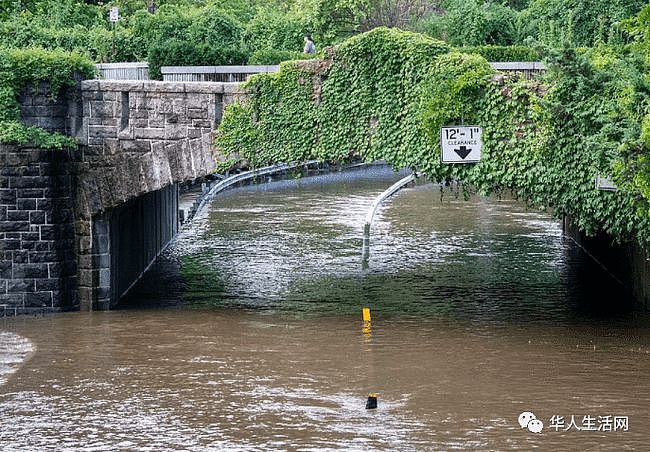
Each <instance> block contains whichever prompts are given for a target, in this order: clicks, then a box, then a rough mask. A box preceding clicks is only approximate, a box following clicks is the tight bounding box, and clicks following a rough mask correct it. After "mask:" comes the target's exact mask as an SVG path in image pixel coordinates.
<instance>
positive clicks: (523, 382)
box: [0, 167, 650, 451]
mask: <svg viewBox="0 0 650 452" xmlns="http://www.w3.org/2000/svg"><path fill="white" fill-rule="evenodd" d="M399 177H400V175H397V174H395V173H393V172H392V171H390V170H387V169H385V168H381V167H374V168H371V169H363V170H361V169H360V170H358V171H352V172H346V173H336V174H327V175H321V176H317V177H311V178H304V179H289V180H285V181H276V182H270V183H266V184H259V185H251V186H247V187H240V188H236V189H233V190H230V191H227V192H225V193H222V194H221V195H219V197H218V198H217V199H215V201H214V202H212V203H211V204H210V205H209V206H208V208H207V209H206V210H204V211H203V212H202V213H200V214H199V216H198V217H197V218H196V219H195V220H194V222H193V223H192V225H191V227H186V228H185V229H184V230H183V231H182V232H181V233H180V235H179V236H178V238H177V240H176V241H175V243H174V244H173V246H172V247H171V248H170V249H169V250H168V251H167V252H166V254H165V255H164V256H162V258H161V259H160V262H159V263H158V265H157V266H155V267H154V268H153V269H152V271H151V272H149V274H148V275H147V276H146V278H145V279H144V281H142V283H141V284H140V285H139V286H138V287H136V288H135V289H134V291H132V292H131V294H130V295H129V296H128V297H127V299H126V300H124V301H123V304H122V309H119V310H115V311H111V312H94V313H66V314H57V315H51V316H45V317H19V318H15V319H14V318H6V319H0V326H1V328H0V419H1V426H2V428H1V429H0V444H2V449H3V450H38V451H40V450H84V451H86V450H87V451H91V450H92V451H109V450H110V451H112V450H155V451H157V450H191V451H194V450H196V451H199V450H224V449H226V450H322V449H345V450H372V449H391V450H449V449H460V450H466V449H490V450H503V449H532V448H540V449H545V450H603V449H605V450H626V449H628V450H634V449H637V450H640V449H645V448H647V445H648V444H649V443H650V432H649V431H648V429H647V425H648V423H649V422H650V415H648V408H649V406H650V380H649V379H648V375H650V319H649V318H648V315H647V314H645V313H639V312H635V311H634V310H631V309H630V299H629V298H628V296H627V295H626V293H625V292H624V291H623V290H622V289H621V287H620V286H619V285H618V284H617V283H616V281H614V280H613V279H612V278H611V277H610V276H609V275H608V274H607V273H606V272H605V271H604V270H603V269H602V268H601V267H600V266H598V265H597V264H595V263H594V262H593V261H591V260H590V259H589V258H588V257H587V256H585V255H584V253H583V252H582V251H581V250H580V249H579V248H577V247H576V246H575V244H574V243H573V242H571V241H570V240H568V239H565V238H563V236H562V230H561V227H560V225H559V222H558V221H557V220H555V219H553V218H551V217H550V216H549V215H548V214H546V213H540V212H538V211H535V210H529V209H527V208H526V206H525V205H524V204H523V203H522V202H520V201H516V200H513V199H511V198H510V197H502V198H497V197H493V198H482V197H478V196H473V197H471V198H470V199H468V200H466V199H464V197H463V196H462V193H460V194H458V193H456V192H455V191H454V190H449V189H445V190H444V191H443V192H441V189H440V187H439V186H438V185H435V184H431V183H425V182H421V183H418V184H417V185H415V186H412V187H409V188H406V189H404V190H402V191H400V192H399V193H397V194H396V195H395V196H394V197H393V198H391V199H390V200H389V201H388V203H387V204H386V205H385V206H383V207H382V208H381V209H380V210H379V212H378V214H377V216H376V217H375V221H374V223H373V226H372V229H371V239H370V259H369V267H368V268H367V269H364V268H362V265H361V245H362V231H363V222H364V218H365V214H366V211H367V209H368V207H369V206H370V204H371V203H372V200H373V199H374V197H375V196H377V195H378V194H379V193H380V192H381V191H383V190H384V189H385V188H386V187H388V186H389V185H390V184H391V183H393V182H394V181H396V180H397V179H399ZM363 307H369V308H370V309H371V315H372V321H371V323H370V325H364V323H363V322H362V318H361V310H362V308H363ZM371 392H374V393H377V394H378V401H379V406H378V408H377V409H376V410H366V409H365V402H366V397H367V395H368V393H371ZM524 412H532V413H534V415H535V417H536V418H537V419H538V420H539V421H541V423H542V424H543V427H542V430H541V432H539V433H536V432H534V431H531V430H530V429H529V427H530V426H531V424H530V423H528V425H526V423H524V426H523V428H522V426H521V425H520V422H519V421H520V415H521V414H522V413H524ZM524 419H525V420H527V419H526V416H524ZM532 430H535V429H534V428H532Z"/></svg>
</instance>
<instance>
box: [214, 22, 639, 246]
mask: <svg viewBox="0 0 650 452" xmlns="http://www.w3.org/2000/svg"><path fill="white" fill-rule="evenodd" d="M547 64H549V66H550V67H551V70H550V71H549V73H548V77H547V79H546V80H545V81H544V84H541V82H538V81H524V80H520V79H519V78H512V79H511V78H509V77H507V76H503V75H498V74H495V73H494V72H493V70H492V69H491V68H490V65H489V64H488V62H487V60H485V59H484V58H482V57H481V56H478V55H468V54H462V53H457V52H450V49H449V47H448V46H447V45H446V44H444V43H442V42H440V41H436V40H433V39H430V38H428V37H426V36H424V35H419V34H415V33H407V32H402V31H398V30H395V29H385V28H380V29H375V30H373V31H371V32H368V33H365V34H363V35H358V36H355V37H353V38H351V39H349V40H347V41H345V42H343V43H342V44H341V45H340V46H338V47H337V48H336V49H335V50H334V52H333V54H332V55H331V57H330V58H329V59H326V60H316V61H305V62H301V61H298V62H296V61H294V62H287V63H283V64H282V66H281V70H280V72H279V73H275V74H260V75H257V76H255V77H252V78H251V80H250V81H249V82H248V84H247V85H246V87H247V88H248V90H249V91H250V97H249V99H248V101H246V102H245V103H243V104H233V105H231V106H229V107H228V108H227V109H226V112H225V114H224V118H223V121H222V123H221V125H220V128H219V130H218V131H217V135H216V144H217V146H218V147H219V148H220V149H221V150H222V152H224V153H225V154H226V155H230V157H232V156H233V155H238V156H240V157H241V158H244V159H247V160H249V161H250V162H251V164H252V165H253V166H261V165H265V164H269V163H278V162H287V161H296V160H306V159H311V158H319V159H323V160H329V161H337V162H340V161H346V160H349V159H351V158H356V157H361V158H363V159H365V160H367V161H373V160H379V159H384V160H386V161H388V162H389V163H390V164H391V165H393V166H394V167H395V168H401V167H411V168H414V169H419V170H421V171H424V172H425V173H426V174H428V175H429V176H430V177H431V178H432V179H434V180H438V181H454V180H459V181H463V182H464V183H465V186H466V187H468V186H469V187H473V189H475V190H478V191H479V192H481V193H491V192H495V191H496V192H499V191H501V190H506V189H507V190H510V191H512V192H514V193H515V194H516V195H517V196H519V197H521V198H522V199H525V200H526V201H527V202H528V203H529V204H531V205H533V206H535V207H538V208H542V209H548V210H549V211H550V212H553V213H554V214H556V215H558V216H560V215H564V214H566V215H570V216H571V217H572V218H573V220H574V221H575V222H576V223H577V225H578V226H579V227H580V228H581V229H582V230H583V231H585V232H587V233H595V232H596V231H599V230H602V231H605V232H607V233H609V234H611V235H612V236H613V237H615V238H616V239H618V240H628V239H632V238H636V239H638V240H639V241H640V242H641V243H645V244H648V243H650V210H649V209H648V205H649V203H650V196H649V194H650V190H648V187H649V186H650V183H649V181H650V177H649V174H650V170H649V169H648V168H649V165H648V162H649V159H648V146H647V145H646V144H644V143H645V141H644V140H646V137H647V136H648V134H649V132H647V129H648V126H647V125H646V127H645V129H644V131H645V132H644V134H642V128H641V123H642V122H643V121H644V118H646V115H647V114H648V113H649V112H650V109H649V106H648V102H647V99H649V98H650V96H648V94H650V92H649V90H648V87H647V81H646V78H645V76H644V70H643V58H639V57H638V56H636V55H634V54H626V53H625V52H624V51H623V49H611V48H607V47H601V48H598V49H592V50H590V51H586V52H583V54H578V53H576V52H575V51H573V50H570V49H565V50H561V51H557V52H554V53H550V54H548V55H547ZM463 120H464V121H465V123H466V124H477V125H481V126H482V127H483V130H484V132H483V141H484V147H483V157H482V160H481V162H480V163H478V164H472V165H446V164H442V163H441V162H440V151H439V133H440V132H439V131H440V127H441V126H443V125H454V124H459V123H460V122H461V121H463ZM646 121H649V120H646ZM597 175H602V176H606V177H607V176H609V177H613V178H614V180H615V182H616V184H617V185H618V186H619V190H618V191H616V192H603V191H599V190H596V188H595V184H594V180H595V177H596V176H597Z"/></svg>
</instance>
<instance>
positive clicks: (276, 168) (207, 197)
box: [186, 160, 320, 224]
mask: <svg viewBox="0 0 650 452" xmlns="http://www.w3.org/2000/svg"><path fill="white" fill-rule="evenodd" d="M318 163H320V160H308V161H306V162H300V163H282V164H280V165H272V166H265V167H263V168H257V169H254V170H251V171H244V172H242V173H238V174H234V175H232V176H230V177H226V178H225V179H222V180H220V181H219V182H217V183H216V184H214V185H213V186H212V187H210V188H209V189H208V190H207V191H206V193H205V194H204V195H203V196H202V197H201V201H200V202H199V203H198V205H197V207H196V209H195V211H194V215H192V216H191V217H189V218H188V221H187V223H190V222H191V220H192V218H194V217H196V216H197V215H198V214H199V212H201V210H203V208H204V207H205V205H206V204H207V203H208V202H209V201H211V200H212V199H213V198H214V197H215V196H216V195H217V194H218V193H220V192H222V191H224V190H226V189H227V188H229V187H231V186H232V185H235V184H237V183H239V182H243V181H246V180H249V179H253V178H255V177H259V176H267V175H270V174H275V173H280V172H282V171H286V170H290V169H293V168H298V167H300V166H303V167H305V168H307V167H309V166H310V165H315V164H318ZM187 223H186V224H187Z"/></svg>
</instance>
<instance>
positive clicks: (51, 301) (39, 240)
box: [0, 145, 79, 315]
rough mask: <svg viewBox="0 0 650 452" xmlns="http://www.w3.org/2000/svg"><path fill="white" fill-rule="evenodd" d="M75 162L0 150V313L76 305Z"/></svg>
mask: <svg viewBox="0 0 650 452" xmlns="http://www.w3.org/2000/svg"><path fill="white" fill-rule="evenodd" d="M78 158H79V156H78V155H77V154H75V153H70V152H63V151H45V150H42V149H35V148H32V147H25V146H16V145H0V167H1V168H2V169H1V172H0V304H2V305H6V306H3V308H4V309H0V313H1V312H3V311H4V310H5V309H6V310H9V311H13V310H15V311H16V312H18V313H24V312H35V311H43V310H61V309H66V308H68V309H69V308H74V307H76V306H77V305H78V303H77V297H76V255H75V241H74V239H75V236H74V214H73V205H74V202H73V200H74V179H75V177H74V175H73V174H72V163H73V162H74V161H75V160H76V159H78ZM0 315H1V314H0Z"/></svg>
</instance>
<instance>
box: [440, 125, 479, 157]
mask: <svg viewBox="0 0 650 452" xmlns="http://www.w3.org/2000/svg"><path fill="white" fill-rule="evenodd" d="M482 135H483V129H482V128H481V127H478V126H447V127H443V128H441V129H440V146H441V148H442V157H441V160H442V163H476V162H479V161H480V160H481V148H482V147H483V141H482V139H481V136H482Z"/></svg>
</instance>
